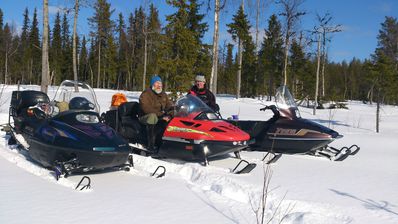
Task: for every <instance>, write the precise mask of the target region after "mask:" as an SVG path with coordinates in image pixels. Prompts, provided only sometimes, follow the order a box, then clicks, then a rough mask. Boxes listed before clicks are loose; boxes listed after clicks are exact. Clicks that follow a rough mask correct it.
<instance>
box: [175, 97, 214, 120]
mask: <svg viewBox="0 0 398 224" xmlns="http://www.w3.org/2000/svg"><path fill="white" fill-rule="evenodd" d="M174 116H175V117H186V118H190V119H197V120H217V119H219V117H218V116H217V115H216V114H215V113H214V111H213V110H212V109H211V108H210V107H209V106H207V105H206V104H205V103H204V102H203V101H202V100H200V99H199V98H198V97H196V96H194V95H190V94H188V95H186V96H183V97H180V98H179V99H178V100H177V102H176V105H175V111H174Z"/></svg>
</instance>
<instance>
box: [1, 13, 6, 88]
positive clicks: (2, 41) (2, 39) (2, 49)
mask: <svg viewBox="0 0 398 224" xmlns="http://www.w3.org/2000/svg"><path fill="white" fill-rule="evenodd" d="M3 45H4V34H3V11H2V10H1V9H0V80H2V77H3V75H2V74H3V68H2V66H1V65H4V61H3V60H4V59H3V55H4V54H5V52H4V47H3ZM3 81H4V83H6V80H3Z"/></svg>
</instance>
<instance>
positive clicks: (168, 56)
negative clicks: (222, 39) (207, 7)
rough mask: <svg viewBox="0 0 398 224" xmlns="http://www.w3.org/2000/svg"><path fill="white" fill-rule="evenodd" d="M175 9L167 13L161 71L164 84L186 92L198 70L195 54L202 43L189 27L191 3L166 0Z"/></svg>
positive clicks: (172, 88)
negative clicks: (172, 12)
mask: <svg viewBox="0 0 398 224" xmlns="http://www.w3.org/2000/svg"><path fill="white" fill-rule="evenodd" d="M167 3H168V4H170V5H171V6H173V7H175V8H176V9H177V11H176V12H175V13H174V14H171V15H168V16H167V17H166V20H167V21H168V24H167V25H166V28H165V38H164V42H163V46H162V48H163V49H164V50H163V51H162V53H163V58H162V59H163V60H162V61H161V67H162V69H161V72H163V74H165V76H166V77H164V78H165V80H166V87H167V88H170V89H171V90H172V91H186V89H187V88H188V87H189V86H190V84H191V80H192V77H193V75H194V73H195V71H197V67H196V66H197V65H198V64H196V63H197V62H198V55H199V52H200V50H201V48H202V46H201V45H200V44H199V43H198V42H197V38H196V37H198V34H196V33H195V32H194V31H193V30H191V29H190V28H189V26H188V25H189V18H190V16H189V12H190V5H189V4H188V3H187V1H186V0H167Z"/></svg>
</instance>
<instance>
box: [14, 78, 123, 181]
mask: <svg viewBox="0 0 398 224" xmlns="http://www.w3.org/2000/svg"><path fill="white" fill-rule="evenodd" d="M75 87H78V90H79V92H75ZM98 111H99V105H98V103H97V101H96V96H95V93H94V91H93V89H92V88H91V87H90V86H88V85H87V84H85V83H81V82H74V81H69V80H66V81H64V82H62V83H61V85H60V86H59V88H58V90H57V92H56V94H55V97H54V100H53V101H52V102H50V100H49V97H48V96H47V94H45V93H43V92H40V91H34V90H26V91H13V93H12V99H11V106H10V110H9V128H10V131H11V132H10V134H11V138H10V139H9V144H16V143H18V145H19V146H20V147H22V148H23V149H25V150H26V151H27V152H28V155H29V157H31V158H32V159H33V160H35V161H37V162H38V163H40V164H41V165H42V166H44V167H47V168H50V169H54V171H55V172H56V174H57V178H58V177H59V176H60V175H64V176H65V177H66V176H68V175H70V174H72V173H81V172H86V171H91V170H98V169H104V168H110V167H125V163H126V161H127V160H128V156H129V152H130V150H129V147H128V144H127V142H126V141H125V140H124V139H123V138H122V137H120V136H119V135H118V134H117V133H115V131H114V130H113V129H112V128H110V127H109V126H107V125H106V124H104V123H101V122H100V119H99V115H98ZM11 118H12V119H13V121H14V122H11Z"/></svg>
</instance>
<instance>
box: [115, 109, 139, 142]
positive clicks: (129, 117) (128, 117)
mask: <svg viewBox="0 0 398 224" xmlns="http://www.w3.org/2000/svg"><path fill="white" fill-rule="evenodd" d="M139 111H140V104H139V103H138V102H125V103H123V104H121V105H120V106H119V108H118V117H119V119H118V122H119V125H118V126H119V128H120V129H119V130H120V133H121V134H122V136H124V137H125V138H127V139H137V138H138V137H139V135H140V133H141V131H142V129H143V127H142V126H141V124H140V122H139V120H138V114H139Z"/></svg>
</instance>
